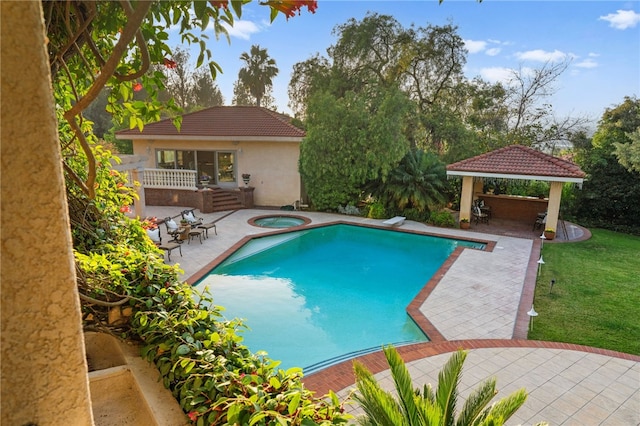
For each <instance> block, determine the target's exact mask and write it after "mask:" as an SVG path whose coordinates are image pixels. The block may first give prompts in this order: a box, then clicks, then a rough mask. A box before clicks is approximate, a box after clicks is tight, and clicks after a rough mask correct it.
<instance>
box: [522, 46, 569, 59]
mask: <svg viewBox="0 0 640 426" xmlns="http://www.w3.org/2000/svg"><path fill="white" fill-rule="evenodd" d="M516 56H517V57H518V59H521V60H523V61H537V62H559V61H563V60H565V59H566V58H567V57H568V56H569V55H568V54H567V53H564V52H561V51H559V50H557V49H556V50H554V51H553V52H547V51H546V50H542V49H536V50H529V51H526V52H518V53H516Z"/></svg>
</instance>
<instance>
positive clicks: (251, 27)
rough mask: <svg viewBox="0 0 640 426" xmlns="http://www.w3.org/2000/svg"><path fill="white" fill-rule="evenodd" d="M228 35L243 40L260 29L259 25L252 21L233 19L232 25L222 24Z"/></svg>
mask: <svg viewBox="0 0 640 426" xmlns="http://www.w3.org/2000/svg"><path fill="white" fill-rule="evenodd" d="M223 25H224V26H225V28H226V29H227V31H228V32H229V36H230V37H237V38H241V39H243V40H249V38H251V35H252V34H255V33H257V32H259V31H260V27H259V26H258V25H256V24H255V23H254V22H252V21H242V20H240V21H234V23H233V27H229V26H228V25H226V24H223Z"/></svg>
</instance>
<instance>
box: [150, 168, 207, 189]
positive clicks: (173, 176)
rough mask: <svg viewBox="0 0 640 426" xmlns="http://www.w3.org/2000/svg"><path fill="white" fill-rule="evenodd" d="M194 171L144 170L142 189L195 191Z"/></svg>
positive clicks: (195, 175)
mask: <svg viewBox="0 0 640 426" xmlns="http://www.w3.org/2000/svg"><path fill="white" fill-rule="evenodd" d="M196 177H197V174H196V171H195V170H176V169H144V178H143V182H142V186H143V187H144V188H166V189H193V190H195V189H197V188H196Z"/></svg>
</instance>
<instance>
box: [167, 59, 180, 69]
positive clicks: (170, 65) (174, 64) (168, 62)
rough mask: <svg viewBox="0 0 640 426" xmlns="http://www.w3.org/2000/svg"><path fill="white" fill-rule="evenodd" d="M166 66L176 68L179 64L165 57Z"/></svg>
mask: <svg viewBox="0 0 640 426" xmlns="http://www.w3.org/2000/svg"><path fill="white" fill-rule="evenodd" d="M164 66H165V67H167V68H169V69H173V68H176V67H177V66H178V64H177V63H176V61H172V60H171V59H169V58H164Z"/></svg>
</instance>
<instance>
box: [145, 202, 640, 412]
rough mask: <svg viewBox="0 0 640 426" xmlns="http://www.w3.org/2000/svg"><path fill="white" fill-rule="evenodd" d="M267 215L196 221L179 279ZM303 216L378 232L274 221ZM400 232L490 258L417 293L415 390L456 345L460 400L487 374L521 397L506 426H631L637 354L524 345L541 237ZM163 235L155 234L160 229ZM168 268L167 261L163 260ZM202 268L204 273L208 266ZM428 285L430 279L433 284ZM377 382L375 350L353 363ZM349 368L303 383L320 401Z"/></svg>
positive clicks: (406, 351)
mask: <svg viewBox="0 0 640 426" xmlns="http://www.w3.org/2000/svg"><path fill="white" fill-rule="evenodd" d="M181 210H182V209H181V208H179V207H147V213H148V214H149V215H151V216H157V217H166V216H173V215H176V214H179V212H180V211H181ZM267 213H274V211H273V210H258V209H253V210H238V211H235V212H219V213H212V214H198V216H202V217H204V218H205V220H206V221H213V220H216V221H217V228H218V235H217V236H215V235H214V236H210V238H209V239H207V240H204V241H203V243H202V244H200V243H198V242H197V241H196V242H193V241H192V242H191V244H188V245H186V244H185V245H184V246H183V255H184V256H183V257H182V258H180V257H179V256H172V259H173V260H174V261H175V262H177V263H180V266H181V267H182V268H183V269H184V271H185V273H184V279H186V280H187V281H189V282H193V281H194V279H195V278H194V277H197V276H198V275H199V273H198V271H199V270H201V269H202V268H203V266H204V267H205V268H209V267H210V266H211V265H212V264H213V263H215V259H216V258H219V256H221V255H222V254H224V253H225V252H226V251H227V250H229V249H230V248H233V247H234V246H235V245H237V244H238V242H240V241H241V240H242V239H243V238H244V237H245V236H247V235H255V234H261V233H264V232H268V231H269V230H268V229H265V228H258V227H255V226H252V225H250V224H249V220H250V219H251V218H252V217H255V216H260V215H264V214H267ZM280 213H281V214H295V215H299V216H304V217H307V218H309V219H310V220H311V222H312V223H313V224H318V223H329V222H335V221H338V220H341V221H351V222H355V223H364V224H373V225H381V223H382V222H383V220H374V219H366V218H361V217H353V216H344V215H333V214H327V213H317V212H307V211H302V212H300V211H295V212H279V214H280ZM401 229H408V230H415V231H421V232H428V233H432V234H440V235H450V236H454V237H457V236H458V237H467V238H468V237H471V236H472V237H476V238H478V239H480V240H487V241H492V242H493V244H492V245H493V247H494V248H493V250H492V251H478V250H462V253H459V255H458V256H457V257H456V258H455V259H452V260H451V261H449V262H447V264H446V265H445V268H444V269H441V271H439V272H438V273H437V274H436V275H437V276H436V277H435V278H434V279H433V280H435V282H430V283H429V284H428V285H427V286H426V287H432V288H430V290H429V292H428V294H427V295H426V297H425V299H424V300H422V301H420V303H419V306H418V309H419V310H420V311H421V312H422V313H423V314H424V316H425V318H426V319H427V321H428V322H429V323H430V324H431V326H433V327H434V328H435V329H436V330H438V332H439V333H440V335H441V338H440V339H437V341H436V340H434V341H432V342H429V343H423V344H419V345H410V346H404V347H401V348H400V350H401V353H402V354H403V356H404V357H405V359H406V360H407V361H410V362H409V367H410V371H411V372H412V376H413V378H414V383H415V385H416V386H420V385H421V384H423V383H427V382H430V383H436V382H437V371H438V370H439V369H440V368H441V366H442V365H443V364H444V362H446V360H447V359H448V354H449V353H450V352H451V351H454V350H455V349H457V348H459V347H464V348H467V349H469V351H470V353H469V358H468V361H467V364H466V365H465V373H464V377H465V379H464V381H463V386H462V389H463V391H462V395H463V396H466V394H467V392H468V389H469V388H471V387H474V386H475V383H477V382H479V381H481V379H484V378H487V377H489V376H492V375H495V376H496V377H497V378H498V387H499V389H500V393H499V394H498V397H501V396H504V395H506V394H507V393H508V392H510V391H511V390H513V389H515V388H517V387H522V386H524V387H526V388H527V391H528V392H529V394H530V398H529V399H528V400H527V402H526V403H525V405H524V406H523V408H522V409H521V410H519V411H518V413H517V415H516V417H514V418H512V420H511V421H510V422H508V424H510V425H512V424H530V423H535V422H537V421H543V420H546V421H549V422H550V423H551V424H554V425H555V424H566V425H570V424H576V425H578V424H603V425H604V424H610V425H627V424H640V414H639V413H640V390H639V387H640V386H639V385H640V383H639V379H638V378H639V377H640V356H634V355H629V354H622V353H617V352H613V351H606V350H601V349H597V348H590V347H582V346H577V345H571V344H564V343H551V342H537V341H529V340H524V339H526V331H527V326H528V316H527V315H526V312H527V311H528V310H529V309H530V307H531V301H532V298H533V288H534V286H535V278H536V267H537V264H536V261H537V259H538V258H539V255H540V251H539V247H540V245H541V239H540V235H541V233H542V231H541V230H538V231H533V230H532V224H525V223H518V222H507V221H499V220H491V221H490V223H489V224H478V225H476V224H475V223H472V225H471V229H470V230H460V229H444V228H436V227H431V226H428V225H425V224H422V223H417V222H413V221H406V222H405V223H404V225H403V226H402V228H401ZM567 230H568V232H567V236H564V235H563V232H562V231H559V232H558V237H557V238H556V239H555V240H554V241H553V242H552V243H554V244H555V243H562V242H563V241H578V240H581V239H585V238H588V237H589V235H590V234H589V233H588V230H586V229H584V228H581V227H579V226H577V225H573V224H569V223H567ZM163 232H164V229H163ZM172 263H173V262H172ZM207 265H209V266H207ZM433 280H432V281H433ZM359 359H360V360H361V361H363V362H365V363H366V364H367V366H369V368H370V369H371V370H372V371H373V372H374V373H378V377H379V378H380V379H381V381H382V383H384V385H385V387H388V388H389V389H392V388H393V384H392V383H391V381H390V379H389V372H388V370H387V369H386V363H385V362H384V359H383V357H382V356H381V353H380V352H376V353H374V354H369V355H366V356H364V357H360V358H359ZM351 371H352V361H345V362H343V363H341V364H337V365H335V366H332V367H329V368H326V369H324V370H321V371H319V372H317V373H314V374H311V375H309V376H306V377H305V379H304V382H305V385H306V386H307V388H309V389H311V390H314V391H316V392H318V394H319V395H322V394H324V393H326V392H327V391H328V390H329V389H332V390H334V391H336V392H338V393H339V395H340V396H341V397H345V396H346V395H347V394H348V393H349V389H350V388H351V387H352V385H353V378H352V377H353V376H352V373H351Z"/></svg>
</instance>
